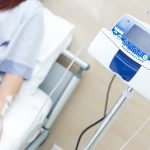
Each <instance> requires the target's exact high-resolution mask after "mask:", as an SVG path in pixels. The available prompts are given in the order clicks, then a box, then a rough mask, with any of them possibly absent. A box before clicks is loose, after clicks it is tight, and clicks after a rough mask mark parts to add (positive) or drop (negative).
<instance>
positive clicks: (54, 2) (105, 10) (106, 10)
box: [39, 0, 150, 150]
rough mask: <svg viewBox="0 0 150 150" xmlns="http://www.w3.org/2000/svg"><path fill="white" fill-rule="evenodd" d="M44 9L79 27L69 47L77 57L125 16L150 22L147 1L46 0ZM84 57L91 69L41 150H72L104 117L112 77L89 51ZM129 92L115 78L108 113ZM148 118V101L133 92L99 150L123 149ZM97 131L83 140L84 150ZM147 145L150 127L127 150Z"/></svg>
mask: <svg viewBox="0 0 150 150" xmlns="http://www.w3.org/2000/svg"><path fill="white" fill-rule="evenodd" d="M44 4H45V5H46V6H47V7H48V8H50V10H51V11H52V12H54V13H56V14H58V15H60V16H62V17H64V18H66V19H67V20H69V21H70V22H72V23H73V24H75V26H76V35H75V38H74V40H73V44H72V46H71V51H72V52H73V53H75V52H77V49H79V48H80V47H81V46H82V45H84V44H85V43H87V42H89V41H90V40H91V39H93V38H94V36H95V35H96V33H97V32H98V31H99V29H100V28H101V27H106V28H108V29H110V28H111V26H112V25H113V24H114V23H115V22H116V21H117V20H118V19H119V18H120V17H121V16H122V15H123V14H131V15H133V16H135V17H137V18H139V19H141V20H142V21H145V22H147V23H150V17H149V16H148V15H147V14H146V11H147V10H148V9H149V8H150V1H149V0H132V1H131V0H45V1H44ZM81 58H82V59H84V60H86V61H87V62H88V63H90V64H91V69H90V71H88V72H86V73H85V74H84V76H83V78H82V80H81V82H80V84H79V86H78V87H77V89H76V91H75V92H74V94H73V95H72V97H71V98H70V101H69V102H68V103H67V105H66V106H65V107H64V109H63V111H62V112H61V114H60V115H59V117H58V119H57V120H56V122H55V124H54V126H53V128H52V130H51V134H50V136H49V138H48V139H47V141H46V142H45V143H44V144H43V145H42V146H41V148H40V149H39V150H50V148H51V146H52V145H53V144H58V145H59V146H61V147H62V148H63V149H64V150H74V148H75V144H76V141H77V138H78V136H79V134H80V133H81V131H82V130H83V129H84V128H85V127H87V126H88V125H89V124H91V123H92V122H93V121H96V120H97V119H99V118H100V117H102V114H103V109H104V102H105V101H104V100H105V95H106V89H107V86H108V84H109V81H110V79H111V77H112V74H111V73H110V72H108V71H107V70H106V69H105V68H103V67H102V66H101V65H100V64H98V63H97V62H96V61H95V60H94V59H93V58H92V57H91V56H89V55H88V53H87V52H86V50H85V51H84V52H83V53H82V54H81ZM125 87H126V85H125V84H124V83H123V82H122V81H121V80H120V79H119V78H116V79H115V82H114V84H113V88H112V91H111V93H110V103H109V108H110V107H111V106H112V105H113V103H114V102H115V100H116V99H117V98H118V97H119V95H120V93H121V91H122V90H123V89H124V88H125ZM149 115H150V101H148V100H146V99H144V98H143V97H142V96H141V95H139V94H138V93H136V92H135V93H134V95H133V98H132V99H131V100H130V101H129V102H128V103H127V104H126V106H125V107H124V108H123V109H122V111H121V112H120V113H119V115H118V117H117V118H116V120H115V121H114V123H113V124H112V126H111V127H110V129H109V130H108V131H107V132H106V134H105V135H104V136H103V138H102V139H101V141H100V142H99V144H98V145H97V147H96V150H119V149H120V147H121V145H122V144H123V143H124V142H125V141H126V140H127V139H128V138H129V137H130V136H131V135H132V134H133V133H134V132H135V131H136V129H137V128H138V127H140V125H141V124H142V123H143V122H144V121H145V120H146V119H147V117H148V116H149ZM95 129H96V128H94V129H92V130H90V131H89V132H88V133H87V134H86V135H85V136H84V138H83V139H82V142H81V145H80V150H81V149H83V147H84V145H85V144H86V142H87V141H88V140H89V138H90V137H91V136H92V134H93V132H94V130H95ZM149 141H150V122H149V123H148V124H147V125H146V126H145V128H144V129H143V130H142V131H141V132H140V133H139V134H138V135H137V136H136V137H135V138H134V140H133V141H132V142H131V143H129V145H128V146H127V147H126V148H125V150H149V149H150V142H149Z"/></svg>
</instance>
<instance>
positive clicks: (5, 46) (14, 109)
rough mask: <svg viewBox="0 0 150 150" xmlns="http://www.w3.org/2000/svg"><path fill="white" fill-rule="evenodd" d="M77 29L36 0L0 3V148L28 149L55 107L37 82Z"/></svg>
mask: <svg viewBox="0 0 150 150" xmlns="http://www.w3.org/2000/svg"><path fill="white" fill-rule="evenodd" d="M43 13H44V16H43ZM43 18H44V21H43ZM73 29H74V26H73V25H72V24H70V23H69V22H67V21H65V20H63V19H62V18H59V17H58V16H55V15H53V14H52V13H50V12H49V11H48V10H47V9H45V8H44V7H43V5H42V4H41V3H40V1H38V0H11V1H10V0H2V2H1V3H0V131H1V138H0V150H18V149H19V150H21V149H24V148H25V147H26V146H27V145H29V143H30V142H31V141H32V140H33V137H35V136H36V135H37V134H38V131H39V130H40V129H41V126H42V125H43V123H44V119H45V118H46V116H47V114H48V113H49V111H50V109H51V107H52V101H51V99H50V98H48V95H46V94H45V93H44V92H43V91H41V90H40V89H39V88H38V86H39V84H40V83H42V81H43V79H44V78H45V76H46V74H47V73H48V71H49V68H50V67H51V66H52V64H53V63H54V62H55V61H56V59H57V57H58V56H59V55H60V54H61V53H62V52H63V50H65V49H66V48H67V47H68V46H69V44H70V42H71V40H72V37H73V33H74V30H73ZM49 33H50V34H49ZM43 39H44V40H43ZM41 68H42V70H41ZM45 104H46V105H45ZM43 106H44V107H43ZM22 143H23V144H22Z"/></svg>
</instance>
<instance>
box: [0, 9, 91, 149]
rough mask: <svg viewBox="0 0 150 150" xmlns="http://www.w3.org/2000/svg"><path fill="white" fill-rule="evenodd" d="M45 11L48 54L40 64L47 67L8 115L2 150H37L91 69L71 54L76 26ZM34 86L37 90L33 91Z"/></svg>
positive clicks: (45, 54)
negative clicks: (68, 65)
mask: <svg viewBox="0 0 150 150" xmlns="http://www.w3.org/2000/svg"><path fill="white" fill-rule="evenodd" d="M44 11H45V12H44V15H45V18H44V19H45V30H46V31H45V41H44V42H45V43H44V44H43V47H42V49H43V51H44V50H45V51H44V53H41V55H40V58H39V63H41V64H42V63H43V65H41V66H42V68H41V70H40V71H38V72H36V74H35V76H34V78H33V80H32V81H31V82H30V83H28V82H26V83H25V84H24V85H23V87H22V89H21V91H20V93H19V94H18V96H17V98H16V99H15V101H14V102H13V103H12V106H11V108H10V109H9V110H8V111H7V113H6V116H5V118H4V121H3V135H2V138H1V142H0V150H25V149H26V150H36V149H37V148H38V147H39V146H40V145H41V144H42V143H43V142H44V141H45V140H46V139H47V137H48V135H49V132H50V129H51V127H52V125H53V123H54V121H55V120H56V118H57V116H58V115H59V113H60V111H61V110H62V108H63V106H64V105H65V104H66V103H67V101H68V100H69V97H70V95H71V94H72V92H73V91H74V89H75V88H76V86H77V85H78V83H79V81H80V79H81V75H82V72H83V71H85V70H88V69H89V65H88V64H87V63H85V62H84V61H82V60H81V59H79V58H77V57H76V56H75V55H73V54H72V53H70V52H69V51H68V50H67V48H68V47H69V45H70V43H71V41H72V38H73V35H74V26H73V25H71V24H70V23H69V22H67V21H65V20H64V19H62V18H60V17H58V16H56V15H54V14H52V13H50V12H49V11H48V10H47V9H45V10H44ZM54 29H55V31H54ZM46 50H47V51H46ZM43 51H42V52H43ZM50 51H51V52H50ZM49 52H50V53H49ZM60 56H61V57H63V58H64V59H66V60H67V62H72V63H73V65H74V66H76V69H74V70H73V71H72V70H71V69H69V70H68V71H67V72H66V70H67V67H65V66H64V65H62V64H61V63H60V62H59V61H57V60H58V58H59V57H60ZM44 58H46V59H44ZM43 60H44V61H43ZM40 61H41V62H40ZM37 68H38V66H37ZM64 73H66V74H65V76H64V78H63V80H61V78H62V76H63V75H64ZM43 77H44V78H43ZM60 81H61V82H60ZM37 82H38V84H39V83H40V84H39V85H38V84H37ZM58 83H59V84H58ZM30 84H32V85H34V87H36V88H33V89H32V88H29V87H30ZM31 87H33V86H31ZM26 88H27V90H25V89H26ZM22 91H26V92H22ZM49 93H51V95H50V97H49V96H48V95H49ZM20 97H21V98H20Z"/></svg>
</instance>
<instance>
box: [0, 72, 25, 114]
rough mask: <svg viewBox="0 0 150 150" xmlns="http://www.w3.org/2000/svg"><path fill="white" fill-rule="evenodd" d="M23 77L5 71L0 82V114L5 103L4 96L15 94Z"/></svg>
mask: <svg viewBox="0 0 150 150" xmlns="http://www.w3.org/2000/svg"><path fill="white" fill-rule="evenodd" d="M22 83H23V78H22V77H21V76H19V75H16V74H12V73H6V74H5V75H4V78H3V80H2V82H1V84H0V115H1V112H2V109H3V107H4V105H5V103H6V100H5V98H6V96H8V95H9V96H15V95H17V93H18V92H19V90H20V88H21V85H22Z"/></svg>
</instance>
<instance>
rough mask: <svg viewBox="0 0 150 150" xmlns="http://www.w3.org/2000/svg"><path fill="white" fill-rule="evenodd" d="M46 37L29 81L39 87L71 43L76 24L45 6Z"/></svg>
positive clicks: (28, 82) (33, 85)
mask: <svg viewBox="0 0 150 150" xmlns="http://www.w3.org/2000/svg"><path fill="white" fill-rule="evenodd" d="M44 26H45V31H44V39H43V42H42V46H41V51H40V54H39V57H38V59H37V64H36V66H35V69H34V72H33V75H32V78H31V79H30V80H29V81H26V82H27V86H28V84H32V87H34V88H37V87H38V86H39V85H40V84H41V83H42V81H43V80H44V79H45V77H46V75H47V73H48V71H49V70H50V68H51V66H52V65H53V63H54V62H55V61H56V59H57V58H58V56H59V55H60V54H61V53H62V52H63V51H64V50H65V49H66V48H67V47H68V46H69V45H70V43H71V41H72V38H73V35H74V26H73V25H72V24H71V23H69V22H68V21H66V20H64V19H62V18H60V17H58V16H56V15H54V14H52V13H51V12H50V11H49V10H48V9H47V8H44Z"/></svg>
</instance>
